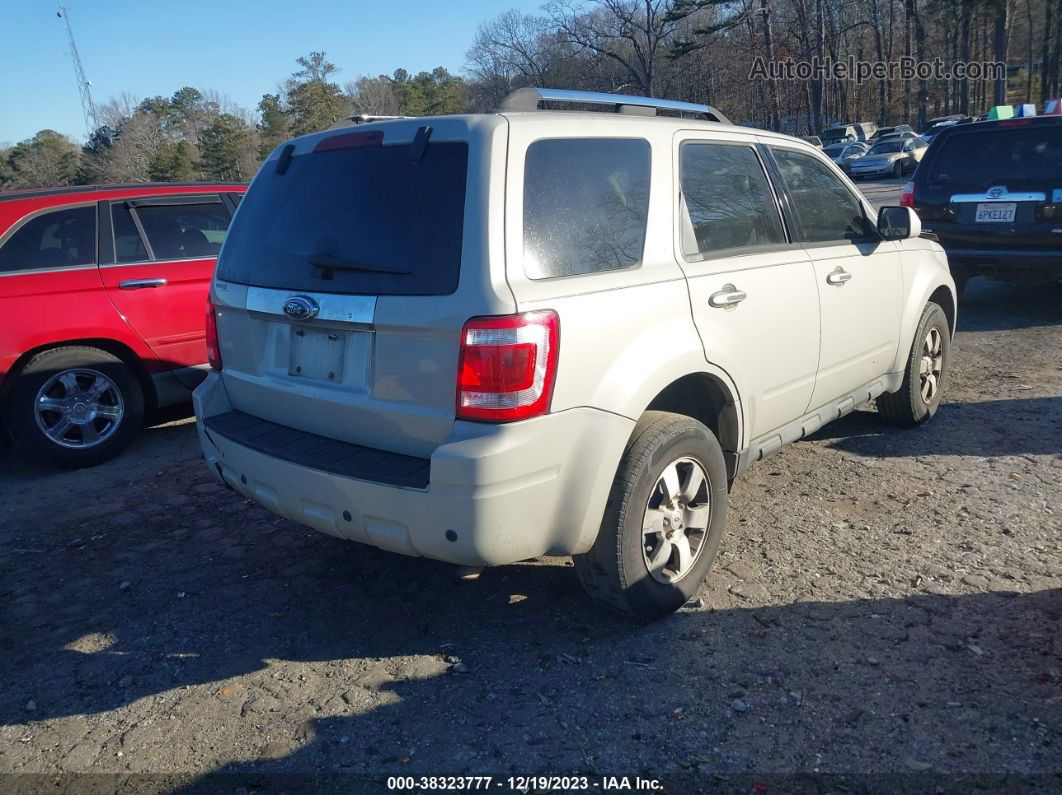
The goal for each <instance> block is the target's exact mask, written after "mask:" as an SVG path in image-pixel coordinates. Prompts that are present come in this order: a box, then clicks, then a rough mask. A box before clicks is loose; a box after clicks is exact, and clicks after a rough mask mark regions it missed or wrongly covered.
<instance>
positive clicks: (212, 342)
mask: <svg viewBox="0 0 1062 795" xmlns="http://www.w3.org/2000/svg"><path fill="white" fill-rule="evenodd" d="M206 349H207V361H208V362H210V366H211V367H213V368H214V369H215V370H220V369H221V347H220V346H219V345H218V318H217V315H216V314H215V313H214V302H213V301H211V300H210V296H207V301H206Z"/></svg>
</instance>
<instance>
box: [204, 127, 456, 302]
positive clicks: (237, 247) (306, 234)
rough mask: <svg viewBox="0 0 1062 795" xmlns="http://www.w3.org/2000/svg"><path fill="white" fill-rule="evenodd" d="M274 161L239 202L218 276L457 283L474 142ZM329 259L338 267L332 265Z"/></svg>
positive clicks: (419, 286) (377, 286) (409, 289)
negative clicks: (418, 152) (415, 151)
mask: <svg viewBox="0 0 1062 795" xmlns="http://www.w3.org/2000/svg"><path fill="white" fill-rule="evenodd" d="M276 171H277V164H276V161H273V162H269V163H267V164H266V165H265V166H264V167H263V169H262V171H261V172H260V173H259V175H258V176H257V177H256V178H255V180H254V183H253V184H252V185H251V188H250V190H248V192H247V193H246V194H245V195H244V198H243V200H242V201H241V202H240V211H239V213H237V215H236V220H235V223H234V224H233V225H232V229H231V230H230V231H229V240H228V243H227V244H226V246H225V253H224V254H223V255H222V257H221V259H220V260H219V261H218V278H220V279H225V280H227V281H233V282H240V283H243V284H254V285H260V286H262V287H275V288H280V289H292V290H316V291H320V292H334V293H351V294H363V295H446V294H448V293H452V292H453V291H454V290H455V289H457V279H458V275H459V273H460V267H461V241H462V229H463V224H464V214H465V180H466V174H467V171H468V145H467V144H465V143H450V142H435V141H432V142H429V143H428V145H427V147H426V148H425V150H424V154H423V157H422V158H421V159H420V161H419V162H413V161H411V160H410V145H409V144H402V145H395V146H363V147H356V148H350V149H334V150H328V151H322V152H311V153H307V154H303V155H297V156H295V157H293V158H292V159H291V163H290V165H289V166H288V169H287V171H286V172H285V173H283V174H278V173H276ZM328 265H331V266H332V267H326V266H328Z"/></svg>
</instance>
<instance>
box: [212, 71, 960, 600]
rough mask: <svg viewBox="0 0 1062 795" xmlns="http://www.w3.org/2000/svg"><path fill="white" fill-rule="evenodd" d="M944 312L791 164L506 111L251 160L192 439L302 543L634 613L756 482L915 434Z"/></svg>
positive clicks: (788, 146) (939, 254)
mask: <svg viewBox="0 0 1062 795" xmlns="http://www.w3.org/2000/svg"><path fill="white" fill-rule="evenodd" d="M541 102H548V103H550V104H551V106H553V107H556V106H557V105H558V104H562V103H563V104H568V105H570V104H575V105H576V106H585V105H587V104H600V105H604V106H605V107H608V108H611V109H615V110H619V109H621V108H623V109H626V108H630V107H636V108H639V109H641V110H642V113H640V114H628V113H619V112H616V113H604V112H597V113H594V112H575V111H562V110H556V109H554V110H539V109H538V108H539V104H540V103H541ZM646 110H648V111H649V112H652V113H654V115H656V113H657V112H659V111H661V110H662V111H664V112H672V113H674V112H675V111H682V112H685V113H687V114H688V115H689V114H693V113H697V114H699V115H700V116H702V117H704V118H703V119H692V118H677V117H674V116H672V117H670V118H667V117H659V116H657V117H656V118H646V117H645V115H643V114H644V113H645V112H646ZM953 290H954V286H953V284H952V280H951V276H950V274H949V273H948V265H947V260H946V258H945V257H944V253H943V251H942V250H941V248H940V247H939V246H938V245H937V244H936V243H934V242H932V241H930V240H928V239H925V238H923V237H921V236H920V234H919V223H918V217H917V216H916V215H915V214H914V213H913V212H912V211H911V210H910V209H908V208H903V207H887V208H883V209H881V210H879V211H875V210H874V209H873V207H872V206H871V205H870V204H869V203H868V202H867V200H866V199H865V198H864V197H862V196H861V195H860V193H859V191H857V190H856V189H855V187H854V186H853V185H852V184H851V183H850V182H849V181H848V179H847V178H845V177H844V176H843V175H842V174H841V173H840V172H839V171H838V170H837V169H836V167H835V166H834V165H833V164H832V163H831V162H830V160H829V159H828V158H826V157H825V156H824V155H823V154H822V152H820V151H819V150H818V149H816V148H815V147H813V146H811V145H810V144H808V143H805V142H803V141H800V140H798V139H796V138H793V137H791V136H786V135H779V134H777V133H770V132H764V131H761V130H750V129H747V128H741V127H736V126H733V125H731V124H729V123H728V122H727V121H726V119H725V118H724V117H723V116H722V115H721V114H720V113H719V112H718V111H716V110H714V109H712V108H709V107H706V106H696V105H689V104H687V103H678V102H673V101H668V100H657V99H649V98H645V97H624V96H617V95H614V94H588V93H585V92H579V91H559V90H550V89H530V88H525V89H520V90H519V91H517V92H515V93H514V94H513V95H511V96H510V98H509V99H508V100H506V102H505V103H504V104H503V105H502V109H501V110H500V111H499V112H498V113H490V114H467V115H455V116H435V117H428V118H410V119H403V120H396V121H386V122H379V123H371V124H365V125H358V126H357V127H351V128H345V129H343V128H341V129H333V130H328V131H326V132H321V133H316V134H312V135H307V136H303V137H300V138H297V139H295V140H294V141H291V142H289V143H286V144H283V145H281V146H279V147H278V148H277V150H276V151H275V152H274V153H273V154H272V155H271V156H270V157H269V158H268V159H267V160H266V162H265V163H264V164H263V165H262V167H261V169H260V170H259V172H258V175H257V176H256V177H255V179H254V181H253V183H252V184H251V187H250V188H249V190H248V193H247V196H246V198H245V199H244V200H243V202H242V205H241V207H240V211H239V213H238V214H237V216H236V219H235V221H234V223H233V228H232V231H231V232H230V236H229V239H228V241H227V242H226V244H225V249H224V251H223V253H222V256H221V259H220V261H219V263H218V269H217V273H216V275H215V278H214V284H213V287H212V290H211V301H212V308H211V309H210V310H209V312H210V314H209V315H208V317H210V318H212V320H211V321H210V322H208V329H209V330H210V334H211V335H212V340H211V341H210V344H209V346H208V347H209V348H210V350H211V351H212V357H211V363H212V365H213V368H214V369H213V371H212V372H211V373H210V375H208V376H207V379H206V380H205V381H204V382H203V384H202V385H201V386H200V387H199V388H198V389H197V390H196V392H195V404H196V414H197V417H198V420H199V426H198V427H199V439H200V444H201V445H202V449H203V453H204V456H205V458H206V461H207V465H208V466H209V468H210V470H211V471H212V472H213V473H214V474H215V475H216V476H217V477H218V478H219V479H220V480H221V481H223V482H224V483H226V484H228V485H229V486H231V487H232V488H234V489H235V490H237V491H238V492H239V493H241V494H242V495H243V496H245V497H246V498H247V499H248V500H253V501H255V502H257V503H259V504H261V505H263V506H265V507H267V508H268V509H269V510H271V511H274V512H276V513H278V514H280V515H282V516H286V517H288V518H290V519H292V520H294V521H297V522H301V523H303V524H305V525H309V526H310V527H314V528H316V529H318V530H320V531H322V532H325V533H329V534H332V535H335V536H338V537H341V538H346V539H350V540H353V541H359V542H362V543H367V544H372V545H374V546H377V547H380V548H383V549H387V550H391V551H394V552H400V553H403V554H407V555H422V556H426V557H430V558H435V559H439V560H444V561H449V562H451V563H458V564H465V565H484V564H487V565H496V564H499V565H500V564H507V563H512V562H514V561H519V560H524V559H527V558H532V557H538V556H541V555H546V554H551V555H573V556H574V558H575V569H576V571H577V573H578V575H579V578H580V580H581V581H582V583H583V585H584V587H585V588H586V590H587V591H588V592H589V593H590V594H591V595H592V596H593V597H594V598H596V599H598V600H600V601H601V602H603V603H605V604H607V605H610V606H612V607H614V608H616V609H617V610H621V611H624V612H627V613H631V614H633V615H636V616H639V617H644V618H652V617H657V616H660V615H663V614H666V613H669V612H671V611H672V610H675V609H677V608H678V607H680V606H681V605H682V604H684V603H685V602H686V601H687V599H688V598H689V597H690V595H691V594H693V593H695V592H696V590H697V588H698V586H699V585H700V583H701V581H702V580H703V579H704V577H705V576H706V575H707V573H708V571H709V569H710V568H711V565H712V561H713V559H714V558H715V555H716V552H717V550H718V547H719V543H720V538H721V533H722V532H723V527H724V524H725V521H726V510H727V501H728V487H729V483H730V482H731V481H732V480H733V479H734V478H735V477H737V476H738V475H740V474H741V473H742V472H743V471H744V470H745V469H746V468H747V467H748V466H749V465H751V464H752V462H754V461H757V460H759V459H761V458H763V457H765V456H767V455H770V454H771V453H773V452H774V451H776V450H778V449H779V448H781V447H782V445H784V444H786V443H788V442H792V441H794V440H796V439H799V438H801V437H802V436H803V435H804V434H807V433H811V432H812V431H814V430H817V429H818V428H819V427H821V426H822V425H823V424H825V423H827V422H830V421H831V420H833V419H836V418H837V417H839V416H841V415H843V414H845V413H847V412H849V411H851V410H853V409H854V408H855V407H856V406H859V405H860V404H862V403H864V402H866V401H868V400H872V399H875V398H877V400H878V405H879V408H880V411H881V414H882V416H883V417H885V418H886V419H888V420H889V421H892V422H895V423H897V424H899V425H904V426H914V425H918V424H920V423H922V422H925V421H927V420H929V419H930V418H931V417H932V416H933V414H934V412H935V411H936V410H937V407H938V406H939V405H940V399H941V395H942V392H943V389H944V385H945V383H946V381H947V378H948V368H949V366H950V362H949V355H950V354H949V350H950V343H951V335H952V331H953V329H954V324H955V299H954V295H953ZM897 444H902V443H901V442H899V441H898V442H897Z"/></svg>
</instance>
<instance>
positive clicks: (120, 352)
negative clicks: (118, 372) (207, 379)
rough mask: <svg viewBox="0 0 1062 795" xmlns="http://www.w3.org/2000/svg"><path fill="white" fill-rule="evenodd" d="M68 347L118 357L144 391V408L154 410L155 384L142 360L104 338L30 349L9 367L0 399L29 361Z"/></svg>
mask: <svg viewBox="0 0 1062 795" xmlns="http://www.w3.org/2000/svg"><path fill="white" fill-rule="evenodd" d="M69 347H86V348H98V349H99V350H101V351H106V352H107V353H109V354H111V355H112V356H116V357H118V358H119V359H121V360H122V361H123V362H125V364H127V365H128V366H129V369H131V370H132V371H133V373H134V374H135V375H136V378H137V381H138V382H139V383H140V388H141V389H142V390H143V391H144V404H145V407H146V408H149V409H154V408H155V407H156V406H157V405H158V394H157V393H156V391H155V382H154V381H153V380H152V378H151V374H150V373H149V372H148V369H147V366H146V365H145V364H144V360H143V359H141V358H140V356H138V355H137V353H136V351H134V350H133V349H132V348H130V347H129V346H128V345H126V344H124V343H122V342H119V341H117V340H113V339H107V338H104V337H84V338H77V339H69V340H60V341H56V342H48V343H45V344H42V345H38V346H36V347H34V348H30V349H29V350H28V351H26V352H25V353H23V354H22V355H21V356H19V357H18V359H16V360H15V362H14V364H12V365H11V368H10V369H9V370H8V372H7V374H6V375H5V376H4V381H3V384H2V385H0V399H3V398H4V397H5V396H6V395H7V393H8V391H9V390H10V389H11V385H12V384H13V383H14V382H15V380H16V378H18V376H19V374H20V373H21V372H22V370H23V368H24V367H25V366H26V364H27V362H29V360H30V359H32V358H33V357H34V356H37V355H38V354H41V353H44V352H45V351H50V350H55V349H56V348H69Z"/></svg>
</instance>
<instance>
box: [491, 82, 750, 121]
mask: <svg viewBox="0 0 1062 795" xmlns="http://www.w3.org/2000/svg"><path fill="white" fill-rule="evenodd" d="M540 102H569V103H577V104H583V105H611V106H612V107H613V108H615V110H616V112H617V113H630V114H633V115H637V116H656V115H657V111H660V110H669V111H674V112H678V113H699V114H701V115H703V116H706V117H707V118H708V120H709V121H717V122H721V123H723V124H730V120H729V119H727V117H726V116H724V115H723V114H722V113H720V112H719V111H717V110H716V109H715V108H713V107H711V106H710V105H696V104H694V103H692V102H678V101H676V100H673V99H654V98H652V97H634V96H625V95H623V94H606V93H603V92H600V91H569V90H568V89H564V88H518V89H516V91H514V92H512V93H511V94H510V95H509V96H507V97H506V98H505V100H504V101H503V102H502V104H501V106H500V107H499V108H498V110H500V111H503V112H504V111H510V112H516V111H531V110H538V109H539V107H538V103H540Z"/></svg>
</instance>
